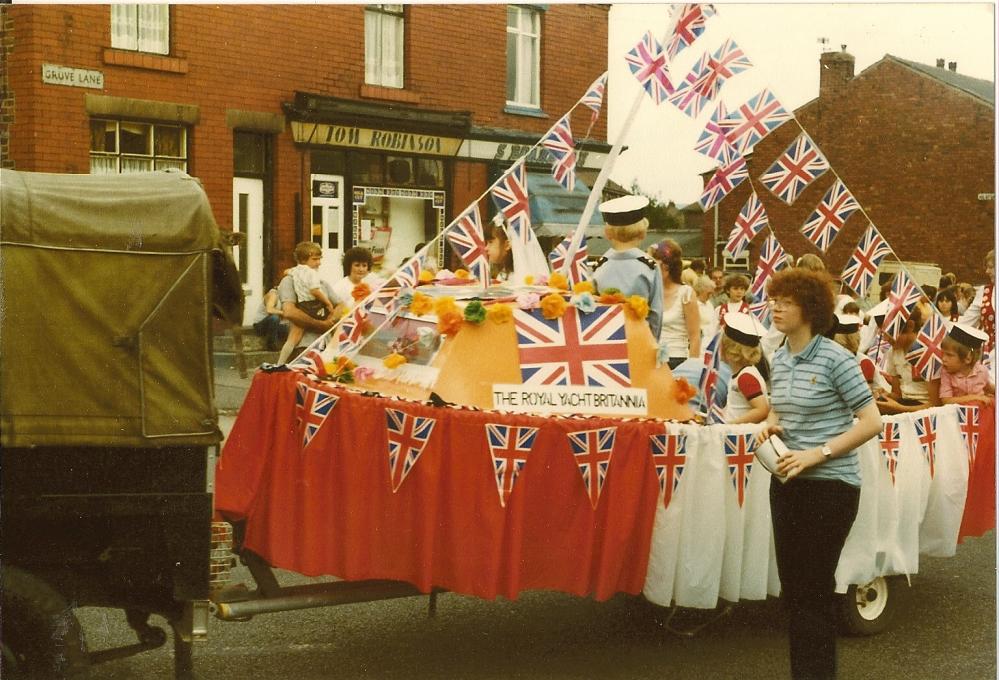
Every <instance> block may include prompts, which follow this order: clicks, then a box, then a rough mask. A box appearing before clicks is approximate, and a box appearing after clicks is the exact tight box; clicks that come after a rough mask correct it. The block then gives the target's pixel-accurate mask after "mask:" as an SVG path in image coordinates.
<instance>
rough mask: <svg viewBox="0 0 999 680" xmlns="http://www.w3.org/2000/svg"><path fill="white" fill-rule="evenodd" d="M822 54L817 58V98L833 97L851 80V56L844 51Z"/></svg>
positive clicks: (852, 64) (844, 47)
mask: <svg viewBox="0 0 999 680" xmlns="http://www.w3.org/2000/svg"><path fill="white" fill-rule="evenodd" d="M842 47H843V49H842V51H840V52H824V53H822V55H820V56H819V97H821V98H823V99H827V98H829V97H835V96H836V95H838V94H839V93H840V92H842V91H843V90H844V89H845V88H846V84H847V83H848V82H850V80H852V79H853V67H854V59H853V55H852V54H849V53H848V52H847V51H846V45H843V46H842Z"/></svg>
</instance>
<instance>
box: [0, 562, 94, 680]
mask: <svg viewBox="0 0 999 680" xmlns="http://www.w3.org/2000/svg"><path fill="white" fill-rule="evenodd" d="M2 608H3V609H2V611H3V629H2V637H0V642H2V644H0V647H2V651H3V659H2V675H3V677H4V678H5V679H6V678H15V679H16V678H45V679H48V678H65V677H70V676H72V675H75V674H76V673H78V672H81V671H82V670H84V669H85V668H86V666H87V658H88V657H87V650H86V645H85V644H84V641H83V634H82V632H81V631H80V623H79V621H77V620H76V615H75V614H74V613H73V609H72V607H70V606H69V605H68V604H67V603H66V601H65V600H64V599H63V597H62V596H61V595H59V593H57V592H56V591H55V590H53V589H52V588H51V587H50V586H49V585H48V584H47V583H45V582H44V581H42V580H41V579H39V578H37V577H35V576H32V575H31V574H29V573H28V572H25V571H22V570H21V569H17V568H16V567H5V568H4V570H3V594H2Z"/></svg>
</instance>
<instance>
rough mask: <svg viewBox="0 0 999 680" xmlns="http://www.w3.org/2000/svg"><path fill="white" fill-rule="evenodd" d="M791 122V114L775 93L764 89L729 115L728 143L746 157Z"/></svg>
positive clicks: (726, 123)
mask: <svg viewBox="0 0 999 680" xmlns="http://www.w3.org/2000/svg"><path fill="white" fill-rule="evenodd" d="M789 120H791V114H790V113H788V112H787V111H786V110H785V109H784V107H783V106H782V105H781V103H780V101H778V100H777V97H775V96H774V94H773V92H771V91H770V90H768V89H763V90H762V91H761V92H759V93H758V94H756V95H755V96H753V97H751V98H750V99H749V101H747V102H746V103H745V104H741V105H740V106H739V107H738V108H737V109H736V110H735V111H733V112H732V113H730V114H729V116H728V118H727V119H726V122H725V123H724V125H725V126H726V127H728V128H729V131H728V143H729V144H731V145H732V147H733V148H734V149H735V151H736V153H738V154H739V155H740V156H745V155H746V154H748V153H749V152H750V151H752V149H753V147H754V146H756V144H757V143H758V142H759V141H760V140H761V139H763V138H764V137H766V136H767V135H769V134H770V133H771V132H773V131H774V130H776V129H777V128H778V127H780V126H781V125H783V124H784V123H786V122H787V121H789Z"/></svg>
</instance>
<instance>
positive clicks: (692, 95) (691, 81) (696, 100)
mask: <svg viewBox="0 0 999 680" xmlns="http://www.w3.org/2000/svg"><path fill="white" fill-rule="evenodd" d="M710 59H711V57H710V56H709V55H708V53H707V52H705V53H704V54H703V55H702V56H701V58H700V59H699V60H698V61H697V62H695V63H694V65H693V67H691V69H690V73H688V74H687V75H686V76H685V77H684V79H683V80H681V81H680V84H679V85H677V87H676V90H674V92H673V94H671V95H670V96H669V103H670V104H672V105H673V106H675V107H676V108H678V109H680V110H681V111H683V112H684V113H685V114H687V115H688V116H690V117H691V118H696V117H697V116H699V115H700V113H701V110H702V109H703V108H704V106H705V105H706V104H707V103H708V102H709V101H710V98H709V97H706V96H704V94H703V93H702V92H701V82H702V81H703V80H704V78H705V76H706V75H707V68H708V62H709V61H710Z"/></svg>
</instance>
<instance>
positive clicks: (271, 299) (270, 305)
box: [264, 289, 284, 316]
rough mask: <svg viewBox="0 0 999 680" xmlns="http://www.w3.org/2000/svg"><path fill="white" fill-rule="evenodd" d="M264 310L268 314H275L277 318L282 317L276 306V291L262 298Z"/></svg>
mask: <svg viewBox="0 0 999 680" xmlns="http://www.w3.org/2000/svg"><path fill="white" fill-rule="evenodd" d="M264 309H265V310H266V312H267V313H268V314H277V315H278V316H284V311H283V310H282V309H281V307H280V305H278V294H277V291H276V290H273V289H272V290H270V291H268V292H267V295H265V296H264Z"/></svg>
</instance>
